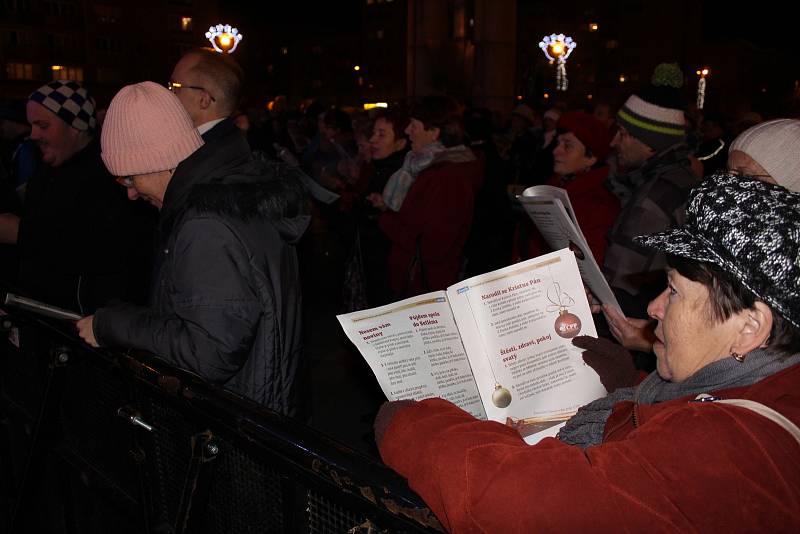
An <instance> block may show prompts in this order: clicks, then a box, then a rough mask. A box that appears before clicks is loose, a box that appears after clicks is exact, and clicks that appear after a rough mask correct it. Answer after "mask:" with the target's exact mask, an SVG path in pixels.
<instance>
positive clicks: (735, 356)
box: [731, 352, 747, 363]
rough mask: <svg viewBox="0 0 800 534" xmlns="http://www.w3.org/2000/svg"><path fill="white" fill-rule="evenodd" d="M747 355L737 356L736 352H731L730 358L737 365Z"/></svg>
mask: <svg viewBox="0 0 800 534" xmlns="http://www.w3.org/2000/svg"><path fill="white" fill-rule="evenodd" d="M746 356H747V355H746V354H739V353H738V352H731V357H733V359H734V360H736V361H737V362H739V363H742V362H743V361H744V359H745V357H746Z"/></svg>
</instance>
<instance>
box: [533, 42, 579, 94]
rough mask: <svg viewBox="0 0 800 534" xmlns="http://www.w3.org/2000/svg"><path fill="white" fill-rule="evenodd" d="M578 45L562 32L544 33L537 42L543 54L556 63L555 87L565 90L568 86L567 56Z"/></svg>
mask: <svg viewBox="0 0 800 534" xmlns="http://www.w3.org/2000/svg"><path fill="white" fill-rule="evenodd" d="M576 46H578V43H576V42H575V41H573V40H572V37H567V36H566V35H564V34H563V33H559V34H555V33H553V34H550V35H546V36H545V37H544V38H543V39H542V40H541V42H540V43H539V48H541V49H542V52H544V55H545V57H546V58H547V59H549V60H550V61H551V62H555V63H556V89H558V90H559V91H566V90H567V87H568V86H569V81H568V80H567V58H568V57H569V55H570V54H571V53H572V51H573V50H574V49H575V47H576Z"/></svg>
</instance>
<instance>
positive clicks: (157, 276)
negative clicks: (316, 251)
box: [94, 136, 308, 416]
mask: <svg viewBox="0 0 800 534" xmlns="http://www.w3.org/2000/svg"><path fill="white" fill-rule="evenodd" d="M291 172H292V171H291V170H288V169H285V168H283V167H280V166H277V165H276V166H275V167H274V168H269V169H265V168H263V167H258V166H257V164H256V163H255V162H254V161H253V159H252V157H251V155H250V150H249V147H248V146H247V143H246V142H245V141H244V138H242V137H241V136H225V137H224V138H222V139H220V140H217V141H216V142H214V143H209V144H206V145H204V146H202V147H201V148H200V149H198V150H197V151H196V152H195V153H194V154H192V155H191V156H189V157H188V158H187V159H186V160H184V161H183V162H181V164H180V165H179V166H178V168H177V169H176V171H175V173H174V175H173V177H172V179H171V180H170V183H169V185H168V187H167V190H166V193H165V196H164V202H163V207H162V210H161V213H160V219H159V228H158V239H157V243H158V244H157V247H158V248H157V250H156V262H155V268H154V276H153V285H152V290H151V296H150V306H149V307H146V308H145V307H138V306H131V305H119V306H113V307H107V308H102V309H100V310H98V312H97V313H96V315H95V319H94V333H95V337H96V339H97V341H98V343H99V344H100V345H101V346H125V347H133V348H138V349H142V350H146V351H149V352H152V353H154V354H156V355H159V356H160V357H162V358H164V359H166V360H168V361H169V362H170V363H172V364H174V365H176V366H178V367H181V368H184V369H187V370H190V371H193V372H195V373H197V374H198V375H200V376H201V377H203V378H205V379H206V380H208V381H209V382H211V383H214V384H217V385H220V386H222V387H224V388H225V389H228V390H230V391H233V392H235V393H238V394H240V395H242V396H244V397H248V398H250V399H253V400H255V401H256V402H259V403H260V404H262V405H264V406H266V407H268V408H270V409H273V410H275V411H277V412H280V413H283V414H285V415H290V416H292V415H296V414H297V410H298V400H299V391H298V388H299V384H298V376H299V375H300V369H301V366H302V363H303V361H302V360H303V351H302V338H301V297H300V289H299V288H300V284H299V280H298V265H297V256H296V252H295V247H294V244H295V243H296V242H297V241H298V240H299V238H300V237H301V235H302V234H303V232H304V231H305V228H306V226H307V225H308V217H307V216H306V215H303V214H302V206H303V199H302V196H303V195H302V189H301V186H300V185H299V182H298V181H296V180H293V177H292V176H291V175H290V173H291Z"/></svg>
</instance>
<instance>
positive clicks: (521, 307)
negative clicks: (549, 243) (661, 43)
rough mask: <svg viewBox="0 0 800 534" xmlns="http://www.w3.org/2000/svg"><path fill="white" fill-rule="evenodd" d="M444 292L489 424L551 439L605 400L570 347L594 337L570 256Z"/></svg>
mask: <svg viewBox="0 0 800 534" xmlns="http://www.w3.org/2000/svg"><path fill="white" fill-rule="evenodd" d="M447 293H448V298H449V299H450V304H451V307H452V309H453V314H454V316H455V318H456V322H457V324H458V326H459V330H460V332H461V338H462V340H463V342H464V346H465V348H466V350H467V352H468V356H469V359H470V364H471V366H472V370H473V375H474V376H475V380H476V383H477V385H478V391H479V392H480V395H481V398H482V399H483V404H484V407H485V409H486V415H487V417H488V418H489V419H492V420H495V421H500V422H503V423H506V424H509V425H511V426H514V427H516V428H518V429H519V430H520V433H521V434H522V435H523V437H526V436H529V435H532V434H537V433H539V432H542V431H545V430H547V429H551V433H554V431H555V430H554V429H552V427H554V426H556V425H559V424H562V423H563V422H564V421H566V419H568V418H569V417H570V416H571V415H572V414H574V413H575V411H576V410H577V409H578V408H579V407H581V406H583V405H584V404H586V403H588V402H590V401H592V400H595V399H597V398H599V397H601V396H603V395H605V394H606V391H605V389H604V388H603V386H602V384H601V383H600V380H599V378H598V376H597V373H595V372H594V370H593V369H592V368H591V367H589V366H587V365H586V364H585V363H584V362H583V358H582V357H581V350H580V349H578V348H576V347H574V346H573V345H572V342H571V339H572V338H573V337H575V336H576V335H591V336H596V335H597V333H596V331H595V327H594V322H593V320H592V314H591V311H590V309H589V304H588V302H587V300H586V294H585V292H584V290H583V284H582V282H581V277H580V273H579V271H578V266H577V264H576V261H575V255H574V253H573V252H572V251H570V250H569V249H562V250H560V251H557V252H553V253H550V254H546V255H544V256H540V257H538V258H534V259H531V260H527V261H525V262H521V263H518V264H516V265H511V266H509V267H505V268H503V269H500V270H498V271H494V272H492V273H488V274H485V275H480V276H476V277H474V278H470V279H468V280H465V281H464V282H461V283H459V284H456V285H455V286H451V287H450V288H448V291H447ZM531 441H536V439H533V440H531Z"/></svg>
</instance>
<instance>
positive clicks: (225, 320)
mask: <svg viewBox="0 0 800 534" xmlns="http://www.w3.org/2000/svg"><path fill="white" fill-rule="evenodd" d="M170 253H171V255H172V258H171V264H170V265H171V269H172V273H173V276H172V281H173V282H172V284H171V287H164V288H162V290H163V291H167V292H169V294H168V295H167V296H165V297H162V298H164V299H165V300H166V301H168V303H169V307H170V308H171V309H170V310H169V311H168V312H158V311H156V310H152V309H149V308H144V307H138V306H130V305H122V306H118V307H108V308H102V309H100V310H98V312H97V314H96V315H95V323H94V330H95V336H96V338H97V340H98V342H99V343H100V345H101V346H125V347H133V348H138V349H142V350H146V351H149V352H152V353H154V354H156V355H159V356H161V357H162V358H165V359H166V360H168V361H170V362H172V363H174V364H175V365H177V366H179V367H182V368H184V369H188V370H190V371H193V372H195V373H197V374H199V375H201V376H202V377H204V378H206V379H207V380H209V381H211V382H217V383H222V382H225V381H226V380H228V379H229V378H230V377H232V376H233V375H234V374H235V373H236V372H237V371H238V370H239V369H240V368H241V367H242V365H244V362H245V360H246V359H247V357H248V354H249V350H250V347H251V346H252V344H253V340H254V336H255V335H256V331H257V326H258V322H259V318H260V316H261V314H262V313H263V312H262V309H263V306H262V304H261V303H260V301H259V298H258V295H257V291H256V288H254V287H252V284H250V283H249V281H248V280H249V277H248V276H247V272H248V270H249V269H250V258H249V257H248V252H247V250H246V249H245V247H244V246H243V245H242V244H241V242H240V241H239V240H238V238H237V237H236V235H235V233H234V232H233V231H232V230H231V229H230V228H229V227H228V226H227V225H226V224H225V223H224V222H222V221H221V220H220V219H218V218H214V217H197V218H193V219H190V220H188V221H187V222H186V223H185V224H184V225H183V226H182V227H181V228H180V230H179V233H178V235H177V238H176V241H175V245H174V248H173V250H172V251H171V252H170Z"/></svg>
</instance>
